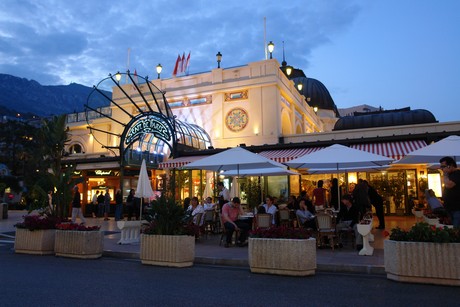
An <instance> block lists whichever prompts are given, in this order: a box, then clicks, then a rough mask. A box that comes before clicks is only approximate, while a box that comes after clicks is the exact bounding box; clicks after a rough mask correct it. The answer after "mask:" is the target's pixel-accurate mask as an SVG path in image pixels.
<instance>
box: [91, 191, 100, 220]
mask: <svg viewBox="0 0 460 307" xmlns="http://www.w3.org/2000/svg"><path fill="white" fill-rule="evenodd" d="M98 196H99V190H97V191H96V193H95V194H94V195H93V199H92V200H91V204H92V207H93V210H92V212H91V214H92V216H93V217H96V214H97V197H98Z"/></svg>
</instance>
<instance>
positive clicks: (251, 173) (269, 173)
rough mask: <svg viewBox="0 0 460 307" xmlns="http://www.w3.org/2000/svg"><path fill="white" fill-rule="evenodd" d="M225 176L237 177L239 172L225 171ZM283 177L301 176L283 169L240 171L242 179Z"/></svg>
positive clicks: (270, 168)
mask: <svg viewBox="0 0 460 307" xmlns="http://www.w3.org/2000/svg"><path fill="white" fill-rule="evenodd" d="M221 175H225V176H235V175H237V172H236V171H235V170H232V171H225V172H223V173H221ZM283 175H300V173H298V172H295V171H291V170H288V169H287V168H283V167H269V168H257V169H243V170H240V177H246V176H283Z"/></svg>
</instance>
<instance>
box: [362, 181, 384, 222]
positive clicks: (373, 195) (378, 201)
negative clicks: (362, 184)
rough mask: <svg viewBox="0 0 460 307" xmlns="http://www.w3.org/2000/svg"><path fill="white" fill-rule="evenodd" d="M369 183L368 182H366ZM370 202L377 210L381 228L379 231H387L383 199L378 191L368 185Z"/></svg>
mask: <svg viewBox="0 0 460 307" xmlns="http://www.w3.org/2000/svg"><path fill="white" fill-rule="evenodd" d="M366 183H367V181H366ZM367 189H368V191H367V192H368V195H369V200H370V201H371V204H372V206H374V208H375V214H376V215H377V218H378V219H379V226H378V227H376V228H377V229H385V214H384V213H383V197H382V196H380V194H379V193H378V192H377V190H376V189H375V188H374V187H373V186H371V185H369V184H368V185H367Z"/></svg>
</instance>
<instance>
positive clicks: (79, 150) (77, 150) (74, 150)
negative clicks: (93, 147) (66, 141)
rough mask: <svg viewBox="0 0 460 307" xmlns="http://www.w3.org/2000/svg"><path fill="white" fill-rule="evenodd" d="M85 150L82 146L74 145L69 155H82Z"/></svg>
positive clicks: (70, 148)
mask: <svg viewBox="0 0 460 307" xmlns="http://www.w3.org/2000/svg"><path fill="white" fill-rule="evenodd" d="M82 152H83V150H82V148H81V145H80V144H73V145H71V146H70V147H69V153H70V154H71V155H72V154H80V153H82Z"/></svg>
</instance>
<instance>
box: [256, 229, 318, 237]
mask: <svg viewBox="0 0 460 307" xmlns="http://www.w3.org/2000/svg"><path fill="white" fill-rule="evenodd" d="M250 237H251V238H271V239H309V238H310V237H311V232H310V231H309V230H307V229H305V228H288V227H284V226H280V227H271V228H266V229H265V228H264V229H261V228H258V229H256V230H253V231H251V232H250Z"/></svg>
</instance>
